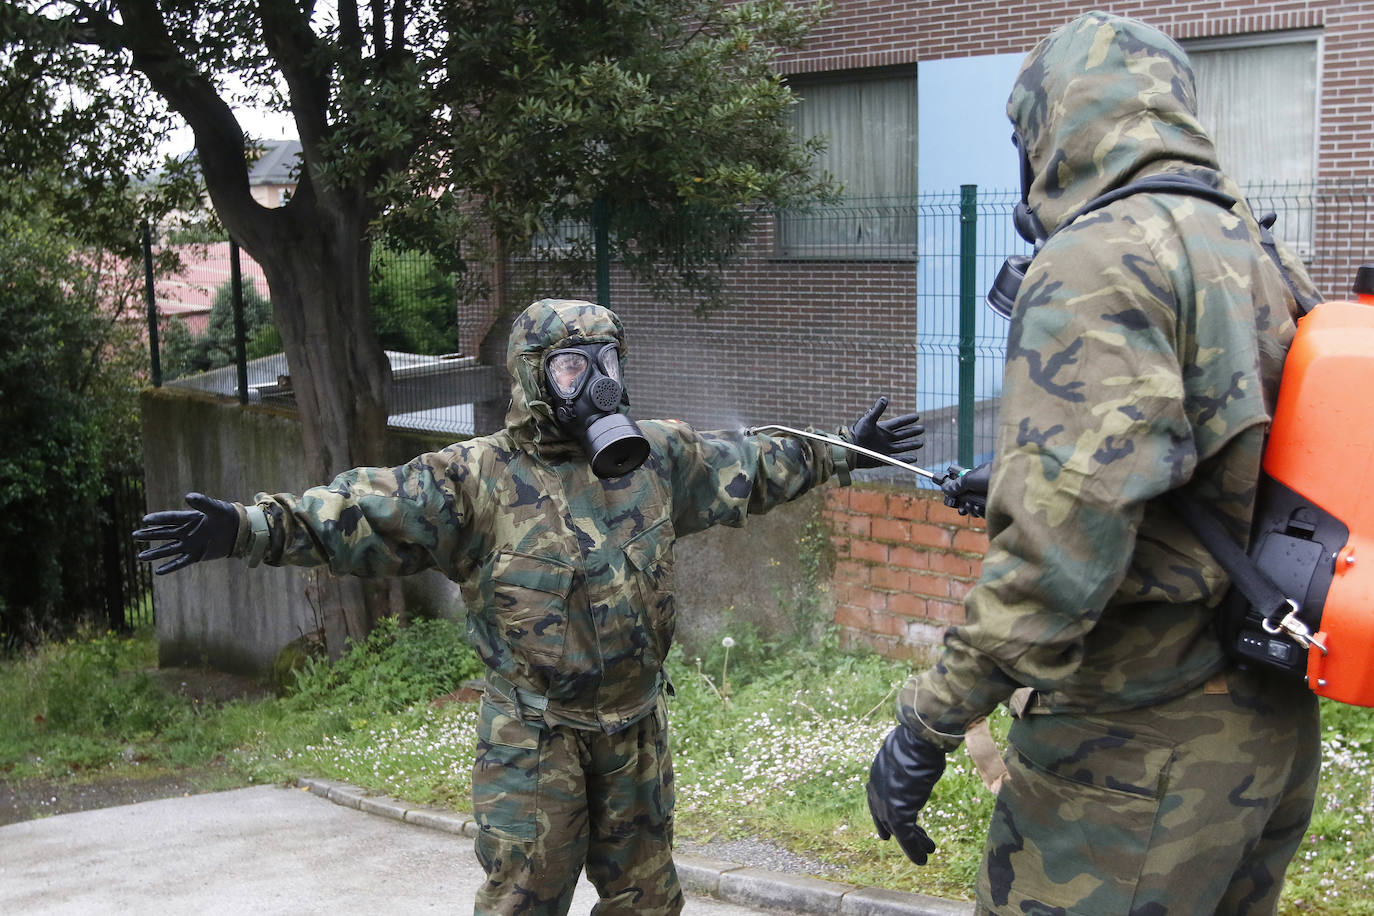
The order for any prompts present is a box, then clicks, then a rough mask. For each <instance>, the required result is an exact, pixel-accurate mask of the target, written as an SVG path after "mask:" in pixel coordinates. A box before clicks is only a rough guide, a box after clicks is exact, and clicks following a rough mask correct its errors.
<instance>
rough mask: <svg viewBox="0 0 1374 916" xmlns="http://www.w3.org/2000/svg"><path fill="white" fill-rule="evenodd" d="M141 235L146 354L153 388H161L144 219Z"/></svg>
mask: <svg viewBox="0 0 1374 916" xmlns="http://www.w3.org/2000/svg"><path fill="white" fill-rule="evenodd" d="M142 234H143V295H144V298H145V299H146V300H147V302H148V352H149V354H150V355H151V356H152V361H153V387H154V388H161V387H162V355H161V354H160V353H159V352H158V343H157V297H156V296H155V295H154V294H153V233H152V230H151V229H150V228H149V227H148V221H147V220H146V219H145V220H144V221H143V226H142Z"/></svg>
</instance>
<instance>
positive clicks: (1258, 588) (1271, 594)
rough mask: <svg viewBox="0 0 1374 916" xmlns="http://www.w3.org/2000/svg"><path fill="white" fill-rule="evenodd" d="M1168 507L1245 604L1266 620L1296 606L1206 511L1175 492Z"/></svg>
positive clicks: (1167, 499)
mask: <svg viewBox="0 0 1374 916" xmlns="http://www.w3.org/2000/svg"><path fill="white" fill-rule="evenodd" d="M1164 502H1165V504H1166V505H1167V506H1168V507H1169V508H1170V509H1172V510H1173V511H1174V513H1175V514H1176V515H1178V517H1179V518H1181V519H1183V521H1184V522H1186V523H1187V525H1188V527H1189V528H1191V529H1193V534H1196V535H1197V538H1198V540H1199V541H1201V542H1202V546H1203V547H1206V548H1207V550H1208V552H1209V553H1211V554H1212V556H1213V557H1215V558H1216V561H1217V562H1218V563H1219V564H1221V568H1222V569H1224V570H1226V575H1228V576H1230V577H1231V584H1232V585H1234V586H1235V587H1236V588H1237V589H1239V590H1240V593H1241V594H1242V595H1244V596H1245V600H1246V601H1249V602H1250V605H1251V606H1252V607H1253V608H1254V609H1255V610H1257V611H1259V612H1260V614H1261V615H1263V617H1264V619H1266V620H1272V621H1277V620H1282V619H1283V618H1284V617H1285V616H1287V614H1288V611H1289V610H1290V609H1291V607H1292V604H1291V603H1290V602H1289V600H1288V596H1287V595H1285V594H1284V593H1283V590H1282V589H1280V588H1279V587H1278V586H1277V585H1275V584H1274V580H1273V579H1270V578H1269V576H1268V575H1266V574H1265V572H1264V570H1262V569H1260V568H1259V566H1258V565H1257V564H1256V563H1255V561H1254V560H1252V559H1251V558H1250V555H1249V554H1247V553H1246V552H1245V551H1244V550H1241V549H1240V545H1239V544H1237V543H1236V541H1235V539H1234V538H1232V537H1231V535H1229V534H1228V533H1227V532H1226V529H1225V528H1223V527H1222V526H1221V523H1220V522H1219V521H1217V517H1216V516H1215V515H1213V514H1212V513H1211V512H1210V511H1209V510H1208V509H1207V508H1206V507H1204V506H1202V505H1200V504H1198V503H1195V502H1193V501H1192V500H1190V499H1189V498H1188V496H1187V494H1185V493H1184V492H1183V491H1181V490H1171V491H1169V492H1168V493H1166V494H1165V495H1164Z"/></svg>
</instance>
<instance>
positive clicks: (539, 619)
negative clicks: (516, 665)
mask: <svg viewBox="0 0 1374 916" xmlns="http://www.w3.org/2000/svg"><path fill="white" fill-rule="evenodd" d="M572 582H573V568H572V566H571V565H569V564H568V563H566V562H564V561H563V560H560V559H556V558H554V557H548V556H539V555H536V554H529V553H521V552H519V551H514V550H503V551H500V552H499V553H498V554H497V556H496V558H495V560H494V562H493V564H492V572H491V583H492V586H491V587H492V591H491V602H490V611H491V616H492V619H493V620H494V621H495V623H496V627H497V629H498V630H499V631H500V633H501V636H502V638H503V639H504V640H505V641H506V642H507V644H509V645H510V646H511V647H512V649H513V650H514V652H515V654H516V655H517V656H520V657H521V658H524V659H525V660H527V661H528V662H530V663H531V664H535V665H541V666H546V665H556V664H557V663H558V661H559V659H560V658H562V657H563V648H564V644H565V643H566V641H567V636H568V595H569V594H570V593H571V591H572Z"/></svg>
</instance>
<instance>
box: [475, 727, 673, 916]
mask: <svg viewBox="0 0 1374 916" xmlns="http://www.w3.org/2000/svg"><path fill="white" fill-rule="evenodd" d="M472 800H473V811H474V813H475V815H476V818H477V823H478V826H479V828H480V831H479V833H478V836H477V843H476V850H477V859H478V861H479V862H480V863H481V864H482V868H483V869H485V871H486V873H487V880H486V883H485V884H484V885H483V887H482V888H481V890H480V891H478V894H477V905H476V908H475V913H476V916H488V914H493V916H494V914H501V916H515V914H525V916H562V914H564V913H567V912H568V907H569V906H570V905H571V903H572V896H573V889H574V887H575V886H576V884H577V879H578V876H579V875H580V874H581V872H582V869H583V867H584V865H585V867H586V869H587V878H588V879H589V880H590V881H591V882H592V884H593V885H594V886H595V887H596V889H597V892H598V893H599V895H600V900H599V901H598V902H597V904H596V906H595V907H594V908H593V910H592V912H593V913H594V914H597V916H629V914H643V916H675V914H677V913H679V912H681V910H682V905H683V901H682V891H681V888H680V887H679V886H678V879H677V869H676V868H675V867H674V866H673V853H672V845H673V765H672V759H671V757H670V755H669V750H668V727H667V717H666V710H665V705H664V703H663V701H662V700H660V701H659V704H658V707H657V709H656V710H655V712H654V713H652V714H650V715H648V716H645V717H644V718H642V719H640V720H639V721H638V722H635V723H634V724H632V725H631V726H630V727H629V728H627V729H625V730H624V731H622V732H618V733H616V734H614V735H607V734H604V733H602V732H599V731H587V730H583V729H574V728H568V727H565V726H553V727H548V726H545V725H544V724H543V723H542V722H526V721H521V720H519V719H515V718H512V717H510V716H508V715H504V714H503V713H501V712H500V711H499V710H497V709H496V708H495V707H494V706H493V705H492V704H490V703H487V702H485V701H484V702H483V703H482V713H481V719H480V721H479V723H478V729H477V762H476V764H475V765H474V767H473V778H472Z"/></svg>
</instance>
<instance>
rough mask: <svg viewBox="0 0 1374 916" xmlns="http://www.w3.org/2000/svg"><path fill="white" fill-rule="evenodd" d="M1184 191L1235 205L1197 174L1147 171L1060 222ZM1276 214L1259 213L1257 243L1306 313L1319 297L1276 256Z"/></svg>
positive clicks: (1219, 203)
mask: <svg viewBox="0 0 1374 916" xmlns="http://www.w3.org/2000/svg"><path fill="white" fill-rule="evenodd" d="M1148 193H1155V194H1186V195H1188V196H1189V197H1199V198H1201V199H1203V200H1206V201H1211V202H1212V203H1214V204H1216V205H1217V206H1218V207H1221V208H1222V209H1223V210H1229V209H1231V208H1232V207H1234V206H1235V205H1236V199H1235V198H1234V197H1232V196H1231V195H1230V194H1227V193H1226V192H1225V191H1221V190H1218V189H1217V188H1214V187H1212V186H1211V185H1210V184H1208V183H1207V182H1205V181H1203V180H1202V179H1201V178H1198V177H1197V176H1196V175H1151V176H1149V177H1148V178H1140V179H1137V180H1136V181H1132V182H1130V183H1128V184H1124V185H1122V186H1121V187H1119V188H1117V189H1116V190H1114V191H1108V192H1107V193H1106V194H1103V195H1102V196H1100V197H1094V198H1093V199H1092V200H1090V201H1088V202H1087V203H1086V204H1084V205H1083V206H1082V207H1081V208H1079V210H1078V211H1077V212H1076V213H1074V214H1073V215H1072V216H1070V217H1069V218H1068V219H1066V220H1064V222H1063V223H1061V224H1060V226H1061V227H1062V226H1067V225H1069V223H1072V222H1073V221H1074V220H1076V219H1078V218H1079V217H1080V216H1082V215H1083V214H1085V213H1091V212H1093V211H1094V210H1097V209H1100V208H1101V207H1105V206H1107V204H1110V203H1114V202H1115V201H1118V200H1121V198H1123V197H1130V196H1131V195H1132V194H1148ZM1277 219H1278V216H1277V215H1276V214H1273V213H1266V214H1265V215H1264V216H1262V217H1260V218H1259V219H1258V220H1257V222H1258V223H1259V230H1260V247H1261V248H1263V249H1264V253H1265V254H1267V255H1269V259H1270V260H1272V261H1273V262H1274V266H1275V267H1277V268H1278V269H1279V274H1280V276H1282V277H1283V282H1284V283H1285V284H1286V285H1287V286H1288V291H1289V292H1290V293H1292V294H1293V299H1294V301H1296V302H1297V303H1298V311H1299V313H1300V314H1303V315H1306V314H1307V313H1308V312H1310V311H1312V309H1313V307H1314V306H1316V305H1317V303H1318V302H1319V301H1320V300H1319V299H1313V298H1311V297H1309V296H1304V295H1303V294H1302V293H1301V292H1300V291H1299V290H1298V285H1297V284H1296V283H1294V282H1293V277H1292V275H1291V274H1289V273H1288V268H1287V267H1285V266H1284V265H1283V259H1282V258H1280V257H1279V249H1278V243H1277V242H1275V240H1274V233H1273V232H1272V231H1271V230H1272V229H1273V228H1274V222H1275V221H1276V220H1277Z"/></svg>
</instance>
